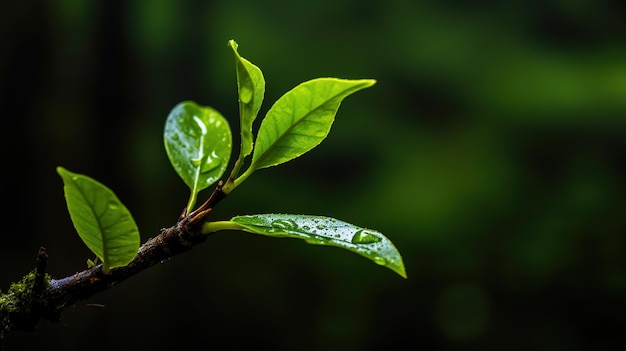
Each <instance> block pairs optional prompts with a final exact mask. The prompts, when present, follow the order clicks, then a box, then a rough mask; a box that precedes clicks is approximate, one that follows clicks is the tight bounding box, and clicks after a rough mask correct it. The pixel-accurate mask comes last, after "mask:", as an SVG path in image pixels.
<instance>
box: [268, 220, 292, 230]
mask: <svg viewBox="0 0 626 351" xmlns="http://www.w3.org/2000/svg"><path fill="white" fill-rule="evenodd" d="M272 227H274V228H275V229H280V230H295V229H298V224H296V222H294V221H292V220H291V219H277V220H275V221H273V222H272Z"/></svg>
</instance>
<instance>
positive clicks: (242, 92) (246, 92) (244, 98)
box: [239, 84, 252, 104]
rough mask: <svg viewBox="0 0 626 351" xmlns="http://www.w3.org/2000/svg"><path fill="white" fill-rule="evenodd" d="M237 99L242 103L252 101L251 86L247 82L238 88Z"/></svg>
mask: <svg viewBox="0 0 626 351" xmlns="http://www.w3.org/2000/svg"><path fill="white" fill-rule="evenodd" d="M239 99H240V100H241V102H243V103H244V104H248V103H250V101H252V88H251V87H250V86H249V85H248V84H245V85H243V86H241V87H240V88H239Z"/></svg>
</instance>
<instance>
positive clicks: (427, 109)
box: [0, 0, 626, 351]
mask: <svg viewBox="0 0 626 351" xmlns="http://www.w3.org/2000/svg"><path fill="white" fill-rule="evenodd" d="M623 13H626V6H625V5H624V3H623V2H620V1H608V0H606V1H592V0H549V1H545V0H513V1H506V2H505V1H493V0H481V1H458V0H444V1H441V0H440V1H433V0H424V1H416V0H404V1H402V0H392V1H374V0H365V1H352V0H333V1H326V0H317V1H308V2H296V1H285V0H280V1H278V0H274V1H264V2H259V1H249V0H241V1H236V2H234V1H174V0H167V1H165V0H164V1H148V0H136V1H118V0H116V1H78V0H51V1H43V0H40V1H11V2H3V3H2V4H1V5H0V47H1V48H2V49H1V53H0V116H1V118H2V125H3V126H4V127H3V136H2V138H0V141H1V142H2V148H1V150H2V151H1V152H2V174H3V185H2V187H1V191H2V199H3V202H4V205H5V207H4V210H3V211H2V221H1V223H2V226H3V228H2V233H1V234H0V288H1V289H3V290H6V289H8V286H9V284H10V282H12V281H16V280H18V279H20V277H22V276H23V275H24V274H25V273H26V272H28V271H29V270H31V269H32V268H34V264H35V255H36V253H37V249H38V247H39V246H40V245H43V246H45V247H46V248H47V249H48V253H49V255H50V259H49V272H50V273H51V274H52V275H53V276H54V277H57V278H60V277H64V276H67V275H70V274H73V273H74V272H76V271H78V270H81V269H82V268H83V267H85V265H86V260H87V259H88V258H91V257H90V253H89V251H88V250H87V249H86V247H84V246H83V244H82V243H81V242H80V240H79V238H78V236H77V235H76V234H75V232H74V230H73V227H72V224H71V222H70V219H69V215H68V214H67V210H66V208H65V202H64V198H63V190H62V182H61V179H60V178H59V177H58V176H57V175H56V172H55V167H56V166H59V165H61V166H63V167H66V168H67V169H69V170H71V171H73V172H79V173H84V174H87V175H90V176H92V177H94V178H96V179H98V180H100V181H101V182H103V183H104V184H106V185H107V186H109V187H110V188H112V189H113V190H114V191H116V193H117V194H118V196H119V197H120V199H121V200H122V201H123V202H124V203H125V204H126V205H127V206H128V207H129V209H130V210H131V211H132V212H133V214H134V216H135V218H136V221H137V222H138V225H139V227H140V230H141V233H142V238H143V240H146V239H147V238H149V237H151V236H154V235H156V234H157V233H158V232H159V229H160V228H161V227H165V226H170V225H172V224H173V223H174V222H175V220H176V218H177V217H178V215H179V213H180V211H181V210H182V207H183V206H184V205H185V203H186V200H187V197H188V190H187V188H186V187H185V185H184V184H183V182H182V181H181V180H179V179H178V177H177V175H176V174H175V173H174V171H173V169H172V168H171V167H170V165H169V162H168V160H167V157H166V154H165V151H164V147H163V141H162V131H163V125H164V122H165V118H166V116H167V114H168V112H169V111H170V109H171V108H172V107H174V105H175V104H177V103H178V102H180V101H183V100H194V101H196V102H198V103H200V104H205V105H210V106H213V107H214V108H216V109H218V110H219V111H221V112H222V113H223V114H224V115H225V116H226V117H227V118H229V120H230V121H231V124H232V129H233V131H235V134H236V133H237V131H238V129H237V127H238V120H237V118H238V117H237V116H238V105H237V98H236V76H235V70H234V62H233V58H232V52H231V50H230V49H229V48H228V47H227V41H228V40H229V39H235V40H236V41H237V42H238V43H239V52H240V53H241V55H242V56H243V57H246V58H248V59H249V60H251V61H252V62H253V63H255V64H256V65H258V66H259V67H260V68H261V69H262V70H263V72H264V74H265V77H266V81H267V93H266V98H265V103H264V106H263V108H262V110H261V112H262V113H264V112H265V111H267V109H269V107H270V106H271V104H272V103H273V102H274V101H275V100H276V99H277V98H278V97H279V96H280V95H282V94H283V93H284V92H286V91H287V90H289V89H291V88H292V87H293V86H295V85H297V84H298V83H301V82H303V81H305V80H308V79H311V78H316V77H324V76H332V77H340V78H375V79H377V80H378V84H376V85H375V86H374V87H373V88H370V89H367V90H365V91H363V92H359V93H358V94H355V95H354V96H350V97H348V98H347V99H346V101H344V103H343V104H342V107H341V108H340V109H339V113H338V116H337V119H336V122H335V124H334V126H333V130H332V131H331V133H330V135H329V137H328V139H327V140H325V141H324V142H323V143H322V144H321V145H320V146H319V147H317V148H316V149H314V150H313V151H312V152H310V153H308V154H306V155H304V156H302V157H300V158H298V159H296V160H294V161H292V162H290V163H287V164H285V165H282V166H278V167H274V168H270V169H266V170H261V171H258V172H257V173H256V174H255V175H254V176H253V177H252V178H250V179H249V180H248V181H247V182H246V183H245V184H244V185H242V186H241V187H239V188H238V189H237V190H236V191H234V192H233V193H232V194H231V196H229V197H228V198H227V199H225V200H224V201H223V202H222V203H221V204H220V206H219V207H218V208H217V210H216V212H215V213H214V218H215V219H227V218H230V217H231V216H233V215H238V214H251V213H268V212H290V213H305V214H318V215H327V216H332V217H336V218H339V219H342V220H345V221H348V222H351V223H355V224H358V225H361V226H365V227H370V228H374V229H377V230H380V231H381V232H383V233H384V234H385V235H387V236H388V237H389V238H390V239H391V240H392V241H393V242H394V243H395V244H396V246H397V247H398V249H399V250H400V252H401V253H402V254H403V256H404V259H405V264H406V266H407V273H408V276H409V279H408V280H404V279H402V278H400V277H398V276H397V275H395V274H394V273H393V272H391V271H389V270H387V269H384V268H382V267H379V266H376V265H375V264H372V263H370V262H369V261H367V260H365V259H364V258H362V257H360V256H357V255H354V254H351V253H349V252H346V251H343V250H339V249H336V248H324V247H316V246H310V245H306V244H305V243H304V242H302V241H297V240H287V239H285V240H281V239H272V238H264V237H257V236H253V235H250V234H243V233H238V232H223V233H219V234H218V235H215V236H213V237H211V238H209V240H208V241H207V242H206V243H205V244H204V245H202V246H199V247H197V248H195V249H194V250H192V251H191V252H189V253H187V254H184V255H181V256H177V257H174V258H173V259H171V260H170V261H168V262H165V263H164V264H162V265H159V266H157V267H153V268H151V269H149V270H147V271H145V272H143V273H142V274H140V275H138V276H136V277H134V278H133V279H130V280H128V281H126V282H123V283H122V284H120V285H118V286H116V287H115V288H114V289H111V290H109V291H106V292H104V293H101V294H98V295H96V296H94V297H93V298H91V299H89V300H88V301H85V302H84V303H81V304H78V305H77V306H75V307H72V308H69V309H68V310H67V311H66V312H65V314H64V315H63V319H62V323H60V324H52V323H47V322H44V323H42V324H41V325H40V326H39V328H38V331H37V332H36V333H16V334H13V335H11V336H10V337H9V338H8V339H7V340H5V341H4V346H5V347H6V349H7V350H9V349H18V348H19V349H34V348H36V347H37V348H39V347H50V346H52V347H53V348H56V349H63V350H78V349H80V350H85V349H88V350H91V351H95V350H105V349H107V350H108V349H111V348H114V347H115V348H117V347H122V346H124V347H126V346H128V347H132V346H138V347H139V346H140V347H141V348H142V349H153V350H160V349H171V348H173V347H180V346H181V345H197V346H198V348H202V349H250V348H254V349H261V348H267V349H275V350H296V349H297V350H382V349H384V350H394V349H425V350H457V349H463V350H468V349H469V350H491V349H493V350H502V349H506V350H528V349H532V350H555V349H561V350H563V349H566V350H583V349H594V350H599V349H611V350H613V349H619V348H623V347H624V346H625V345H626V340H625V339H626V337H625V335H624V330H625V328H626V304H625V303H624V302H625V300H626V295H625V294H626V238H625V236H624V228H625V227H626V215H625V214H626V202H625V190H626V189H625V187H624V177H625V176H626V168H625V167H624V164H625V162H626V121H625V118H624V116H625V113H626V22H625V21H624V18H623V15H622V14H623ZM234 145H238V142H235V144H234ZM203 194H204V196H205V197H206V196H208V192H206V193H203ZM201 195H202V194H201ZM100 305H104V306H105V307H98V306H100ZM128 347H127V348H128Z"/></svg>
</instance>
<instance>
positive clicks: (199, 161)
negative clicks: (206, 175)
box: [189, 157, 202, 167]
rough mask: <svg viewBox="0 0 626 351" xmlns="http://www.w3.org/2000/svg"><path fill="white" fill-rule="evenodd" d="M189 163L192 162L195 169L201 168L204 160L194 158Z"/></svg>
mask: <svg viewBox="0 0 626 351" xmlns="http://www.w3.org/2000/svg"><path fill="white" fill-rule="evenodd" d="M189 161H191V164H192V165H194V166H195V167H200V164H201V163H202V158H200V157H197V158H192V159H190V160H189Z"/></svg>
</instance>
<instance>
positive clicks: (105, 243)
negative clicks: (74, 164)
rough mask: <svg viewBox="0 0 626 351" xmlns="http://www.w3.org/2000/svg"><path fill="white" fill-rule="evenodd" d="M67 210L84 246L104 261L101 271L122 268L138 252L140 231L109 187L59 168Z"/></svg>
mask: <svg viewBox="0 0 626 351" xmlns="http://www.w3.org/2000/svg"><path fill="white" fill-rule="evenodd" d="M57 173H58V174H59V175H60V176H61V178H62V179H63V184H64V187H63V191H64V193H65V201H66V203H67V209H68V211H69V213H70V217H71V219H72V222H73V223H74V227H75V228H76V231H77V232H78V235H79V236H80V238H81V239H82V240H83V242H84V243H85V245H87V247H88V248H89V249H90V250H91V251H92V252H93V253H94V254H95V255H96V256H97V257H98V258H99V259H100V260H101V261H102V263H103V266H102V271H103V272H104V273H105V274H106V273H108V271H109V269H111V268H115V267H123V266H125V265H127V264H128V263H129V262H130V261H132V260H133V258H134V257H135V255H136V254H137V251H138V250H139V241H140V238H139V230H138V229H137V225H136V224H135V221H134V220H133V217H132V216H131V214H130V212H129V211H128V209H127V208H126V206H124V204H122V202H121V201H120V200H119V199H118V198H117V196H116V195H115V193H113V191H111V190H110V189H109V188H107V187H106V186H104V185H102V184H101V183H99V182H97V181H96V180H94V179H92V178H89V177H87V176H85V175H81V174H77V173H72V172H70V171H68V170H66V169H65V168H62V167H57Z"/></svg>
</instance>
